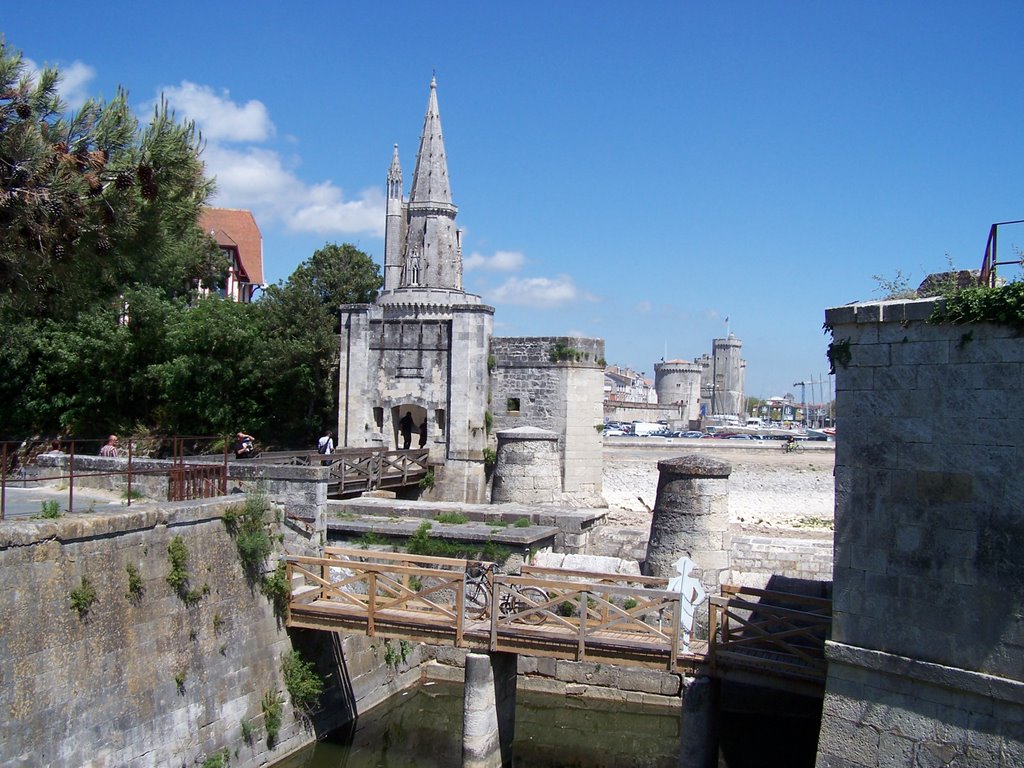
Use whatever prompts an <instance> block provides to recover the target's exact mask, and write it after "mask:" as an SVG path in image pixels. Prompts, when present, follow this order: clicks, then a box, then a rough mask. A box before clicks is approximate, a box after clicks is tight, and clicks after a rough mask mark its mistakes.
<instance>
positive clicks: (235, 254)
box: [199, 208, 263, 304]
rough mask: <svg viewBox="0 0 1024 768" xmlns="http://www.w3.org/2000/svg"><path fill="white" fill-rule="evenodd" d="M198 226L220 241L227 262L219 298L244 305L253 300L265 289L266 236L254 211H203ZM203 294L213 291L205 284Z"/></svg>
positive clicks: (219, 209) (219, 244) (220, 209)
mask: <svg viewBox="0 0 1024 768" xmlns="http://www.w3.org/2000/svg"><path fill="white" fill-rule="evenodd" d="M199 227H200V229H202V230H203V231H204V232H206V234H208V235H209V236H210V237H212V238H213V239H214V240H215V241H216V242H217V246H218V247H219V248H220V250H221V251H222V252H223V253H224V255H225V256H227V259H228V269H227V274H226V275H225V276H224V282H223V285H222V286H220V288H219V291H218V292H219V293H220V295H221V296H223V297H224V298H226V299H231V300H232V301H238V302H242V303H243V304H245V303H248V302H250V301H252V299H253V294H255V292H256V289H257V288H262V287H263V235H261V234H260V228H259V227H258V226H256V219H254V218H253V215H252V212H251V211H244V210H238V209H234V208H204V209H203V212H202V213H201V214H200V215H199ZM200 291H201V292H202V293H205V294H209V293H211V292H212V291H211V290H210V288H209V287H205V286H202V285H201V286H200Z"/></svg>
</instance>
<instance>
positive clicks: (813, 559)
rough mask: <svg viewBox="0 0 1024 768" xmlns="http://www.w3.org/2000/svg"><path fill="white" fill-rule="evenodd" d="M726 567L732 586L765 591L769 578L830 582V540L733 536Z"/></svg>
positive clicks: (829, 538) (830, 538)
mask: <svg viewBox="0 0 1024 768" xmlns="http://www.w3.org/2000/svg"><path fill="white" fill-rule="evenodd" d="M729 565H730V570H731V578H732V581H733V583H734V584H743V585H744V586H747V587H755V588H757V589H767V588H768V585H769V581H770V580H771V577H772V576H782V577H784V578H786V579H795V580H800V581H808V582H821V583H826V582H827V583H831V581H832V537H831V536H829V537H828V538H821V539H808V538H799V539H796V538H792V539H788V538H782V537H779V536H771V537H768V536H733V537H732V548H731V549H730V551H729Z"/></svg>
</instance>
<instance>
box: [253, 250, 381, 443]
mask: <svg viewBox="0 0 1024 768" xmlns="http://www.w3.org/2000/svg"><path fill="white" fill-rule="evenodd" d="M382 284H383V280H382V279H381V276H380V268H379V267H378V266H377V264H375V263H374V261H373V260H372V259H371V258H370V257H369V256H368V255H367V254H365V253H363V252H362V251H360V250H359V249H358V248H356V247H355V246H353V245H349V244H348V243H346V244H343V245H336V244H333V243H328V244H327V245H325V246H324V247H323V248H320V249H319V250H317V251H316V252H315V253H314V254H313V255H312V256H311V257H310V258H309V259H307V260H306V261H304V262H302V264H300V265H299V266H298V267H297V268H296V270H295V271H294V272H293V273H292V274H291V276H290V277H289V278H288V280H287V281H286V282H284V283H279V284H277V285H272V286H270V287H269V288H268V289H267V290H266V292H265V295H264V297H263V299H261V300H260V302H259V305H260V308H261V309H262V310H263V311H264V312H265V318H264V322H265V323H266V326H265V329H266V333H265V336H264V339H265V344H264V346H263V348H262V355H263V359H262V362H261V363H260V364H259V368H260V370H261V371H263V373H264V378H263V383H264V385H265V387H266V394H267V400H268V404H267V429H268V430H269V431H270V433H272V434H275V435H279V436H280V438H281V439H284V440H287V441H291V442H293V443H305V442H308V441H309V440H311V439H312V438H314V437H315V436H316V435H317V434H319V433H320V432H321V430H323V429H324V428H325V426H326V425H329V424H333V423H334V422H335V420H336V418H337V412H336V407H337V402H338V400H337V381H338V377H337V366H338V336H337V332H338V317H339V313H338V307H339V306H340V305H342V304H361V303H370V302H373V301H374V300H375V299H376V298H377V293H378V291H379V290H380V287H381V285H382Z"/></svg>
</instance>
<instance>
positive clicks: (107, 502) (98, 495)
mask: <svg viewBox="0 0 1024 768" xmlns="http://www.w3.org/2000/svg"><path fill="white" fill-rule="evenodd" d="M44 501H56V502H57V503H58V504H59V505H60V511H61V512H63V513H67V510H68V490H67V488H64V489H57V488H54V487H48V486H35V487H32V486H31V485H30V486H29V487H28V488H22V487H20V486H18V487H12V486H7V488H6V489H5V492H4V519H5V520H13V519H16V518H20V519H25V518H29V517H32V516H33V515H38V514H39V513H40V512H41V511H42V505H43V502H44ZM74 503H75V513H76V514H77V513H79V512H86V511H88V510H89V509H90V508H92V510H93V511H96V510H99V509H100V508H102V507H120V506H121V504H122V502H121V501H120V500H119V499H117V498H116V497H115V496H114V494H112V493H109V492H107V491H98V490H94V489H91V488H75V496H74Z"/></svg>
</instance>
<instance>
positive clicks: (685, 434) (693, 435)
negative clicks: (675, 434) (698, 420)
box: [679, 429, 704, 440]
mask: <svg viewBox="0 0 1024 768" xmlns="http://www.w3.org/2000/svg"><path fill="white" fill-rule="evenodd" d="M679 437H686V438H689V439H691V440H700V439H701V438H702V437H704V433H703V432H696V431H694V430H692V429H691V430H690V431H688V432H680V433H679Z"/></svg>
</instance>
